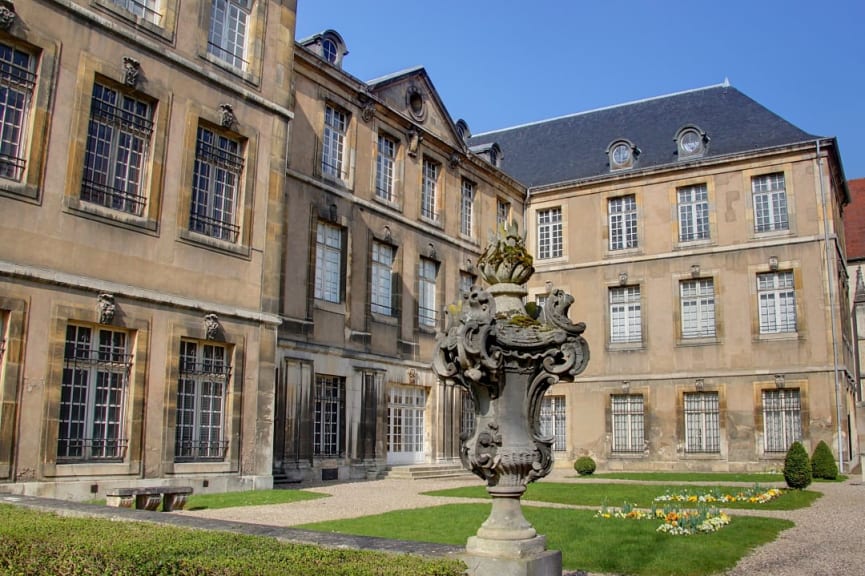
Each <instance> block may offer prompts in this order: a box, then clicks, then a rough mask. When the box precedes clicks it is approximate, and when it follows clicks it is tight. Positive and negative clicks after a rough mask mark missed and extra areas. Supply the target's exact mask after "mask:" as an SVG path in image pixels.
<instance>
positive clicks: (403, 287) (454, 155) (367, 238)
mask: <svg viewBox="0 0 865 576" xmlns="http://www.w3.org/2000/svg"><path fill="white" fill-rule="evenodd" d="M346 53H347V50H346V47H345V44H344V42H343V40H342V38H341V37H340V36H339V34H338V33H336V32H334V31H332V30H328V31H325V32H323V33H321V34H317V35H315V36H313V37H310V38H307V39H304V40H300V41H299V42H298V47H297V50H296V52H295V94H294V98H295V100H294V102H295V107H294V112H295V120H294V121H293V123H292V135H291V142H290V148H289V160H288V171H287V185H286V191H285V207H286V208H285V213H286V218H287V221H288V222H289V223H290V224H289V225H288V226H287V229H286V236H285V242H284V247H285V253H284V260H283V282H282V299H281V308H280V313H281V315H282V319H283V323H282V325H281V326H280V328H279V346H278V352H277V356H278V377H277V389H276V410H275V417H274V418H275V422H276V425H275V440H274V474H275V476H276V477H277V478H284V479H288V480H292V481H302V480H313V479H317V480H321V479H349V478H367V477H376V476H377V475H379V474H380V473H381V472H382V471H383V470H384V469H385V467H386V466H387V465H397V464H411V463H418V462H433V463H435V462H449V461H455V460H457V459H458V455H459V432H460V427H461V425H462V426H469V425H470V421H469V418H470V416H471V415H472V414H473V412H471V410H470V409H465V410H464V406H465V402H464V400H463V395H462V393H461V392H460V391H459V390H456V389H454V387H453V386H452V385H448V384H439V383H438V382H437V379H436V378H435V376H434V375H433V373H432V371H431V369H430V361H431V358H432V351H433V346H434V344H435V336H436V332H437V330H439V329H441V328H443V326H444V318H443V313H442V311H443V310H444V308H445V306H446V305H448V304H450V303H452V302H454V301H456V300H457V299H458V297H459V293H460V290H461V289H465V288H467V287H469V286H471V285H472V284H473V283H474V282H475V281H476V274H475V268H474V266H475V263H476V262H477V259H478V257H479V256H480V254H481V251H482V249H483V248H484V247H485V246H486V243H487V241H488V238H489V234H490V233H491V232H494V231H495V229H496V227H497V225H498V223H499V222H503V221H506V220H510V219H516V220H517V221H521V220H522V212H523V200H524V188H523V187H522V186H521V185H520V184H519V183H518V182H516V181H515V180H513V179H512V178H510V177H508V176H507V175H505V174H504V173H503V172H501V171H500V170H499V169H498V168H497V167H496V165H495V163H496V158H494V157H491V155H490V153H489V151H486V152H481V153H475V152H472V151H471V150H469V148H468V146H467V144H466V139H467V137H468V136H469V133H468V126H467V124H466V123H465V122H464V121H461V120H460V121H457V122H454V121H453V120H452V119H451V116H450V115H449V113H448V111H447V109H446V108H445V106H444V105H443V103H442V102H441V100H440V98H439V96H438V94H437V92H436V90H435V87H434V86H433V84H432V81H431V80H430V78H429V77H428V75H427V74H426V72H425V71H424V70H423V69H422V68H415V69H411V70H406V71H402V72H398V73H395V74H393V75H390V76H387V77H384V78H380V79H376V80H372V81H368V82H361V81H360V80H358V79H356V78H354V77H352V76H351V75H350V74H347V73H346V72H345V71H343V69H342V60H343V56H344V55H345V54H346ZM464 415H465V416H466V419H465V420H464V419H463V416H464Z"/></svg>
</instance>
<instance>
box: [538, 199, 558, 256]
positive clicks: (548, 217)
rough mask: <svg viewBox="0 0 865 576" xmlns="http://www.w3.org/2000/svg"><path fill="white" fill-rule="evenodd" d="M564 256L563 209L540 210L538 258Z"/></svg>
mask: <svg viewBox="0 0 865 576" xmlns="http://www.w3.org/2000/svg"><path fill="white" fill-rule="evenodd" d="M561 256H562V209H561V208H550V209H548V210H538V259H539V260H541V259H545V258H559V257H561Z"/></svg>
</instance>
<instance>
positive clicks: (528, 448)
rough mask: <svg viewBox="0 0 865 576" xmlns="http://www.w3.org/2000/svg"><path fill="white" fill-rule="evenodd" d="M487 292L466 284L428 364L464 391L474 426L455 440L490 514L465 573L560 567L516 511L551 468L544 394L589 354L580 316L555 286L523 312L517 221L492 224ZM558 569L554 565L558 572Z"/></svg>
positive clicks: (522, 255)
mask: <svg viewBox="0 0 865 576" xmlns="http://www.w3.org/2000/svg"><path fill="white" fill-rule="evenodd" d="M477 266H478V269H479V271H480V274H481V276H482V278H483V279H484V280H485V281H486V282H487V283H488V284H489V288H487V289H486V290H483V289H481V288H480V287H478V286H473V287H472V289H471V290H470V291H469V292H466V293H463V294H462V297H461V300H460V301H459V302H457V303H455V304H453V305H451V306H449V307H448V309H447V328H446V331H445V332H444V333H442V334H439V336H438V339H437V342H436V351H435V357H434V359H433V370H434V371H435V373H436V374H437V375H438V376H439V377H440V378H442V379H448V380H452V381H453V382H454V383H456V384H457V385H459V386H461V387H463V388H464V389H465V390H466V391H468V393H469V394H470V395H471V398H472V401H473V402H474V409H475V423H476V426H475V430H474V432H473V433H472V434H471V436H469V437H464V438H461V448H460V457H461V459H462V462H463V465H464V466H465V467H466V468H467V469H469V470H471V471H472V472H473V473H474V474H476V475H477V476H479V477H480V478H482V479H483V480H484V481H486V484H487V491H488V492H489V494H490V496H491V497H492V510H491V512H490V516H489V518H487V520H486V521H485V522H484V523H483V524H482V525H481V527H480V529H478V532H477V534H476V535H475V536H473V537H471V538H469V541H468V543H467V546H466V552H467V555H466V558H465V560H466V562H467V563H468V565H469V573H470V574H474V575H485V574H496V575H497V576H501V574H503V573H505V574H547V573H549V574H556V575H557V576H558V575H560V574H561V553H560V552H558V551H548V550H546V538H544V536H541V535H538V534H537V532H536V531H535V529H534V528H533V527H532V525H531V524H530V523H529V522H528V521H527V520H526V519H525V517H524V516H523V513H522V507H521V504H520V498H521V497H522V495H523V493H524V492H525V490H526V484H528V483H529V482H533V481H535V480H538V479H539V478H543V477H544V476H546V475H547V474H549V472H550V470H551V468H552V465H553V452H552V444H553V438H552V437H547V436H545V435H544V434H543V433H542V431H541V429H540V410H541V404H542V401H543V397H544V393H545V392H546V391H547V389H548V388H549V387H550V386H552V385H553V384H555V383H556V382H559V381H560V380H572V379H573V378H574V377H575V376H576V375H578V374H579V373H581V372H582V371H583V370H584V369H585V367H586V364H587V363H588V361H589V347H588V344H587V343H586V341H585V339H584V338H583V336H582V334H583V331H584V330H585V324H583V323H582V322H580V323H577V324H574V323H572V322H571V321H570V319H569V318H568V310H569V308H570V306H571V304H572V303H573V302H574V299H573V297H571V296H570V295H569V294H566V293H565V292H564V291H563V290H559V289H552V290H551V291H550V293H549V295H548V297H547V301H546V304H545V306H544V307H543V310H539V311H537V312H538V313H537V314H530V313H528V312H527V311H526V308H525V306H524V304H523V299H524V298H525V296H526V294H527V291H526V289H525V287H524V284H525V283H526V281H528V279H529V278H530V277H531V276H532V274H533V273H534V268H533V267H532V257H531V256H530V255H529V254H528V252H527V251H526V248H525V242H524V239H523V238H522V237H521V236H520V235H519V233H518V230H517V227H516V224H514V223H511V224H509V225H508V226H506V227H502V228H501V229H500V230H499V233H498V235H497V238H496V239H495V240H494V241H493V242H491V243H490V245H489V246H488V247H487V249H486V250H485V252H484V254H483V255H482V256H481V258H480V259H479V260H478V264H477ZM556 570H558V572H556Z"/></svg>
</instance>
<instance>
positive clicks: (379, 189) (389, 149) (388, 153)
mask: <svg viewBox="0 0 865 576" xmlns="http://www.w3.org/2000/svg"><path fill="white" fill-rule="evenodd" d="M395 160H396V142H394V141H393V140H392V139H391V138H388V137H387V136H383V135H379V137H378V157H377V158H376V170H375V195H376V196H377V197H379V198H381V199H382V200H386V201H387V202H393V173H394V163H395Z"/></svg>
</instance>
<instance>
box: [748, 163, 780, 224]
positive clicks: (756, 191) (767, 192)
mask: <svg viewBox="0 0 865 576" xmlns="http://www.w3.org/2000/svg"><path fill="white" fill-rule="evenodd" d="M751 190H752V194H753V196H754V230H755V231H756V232H772V231H775V230H787V229H788V228H789V221H788V214H787V187H786V184H785V183H784V174H783V173H780V172H779V173H777V174H766V175H764V176H758V177H756V178H754V179H752V180H751Z"/></svg>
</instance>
